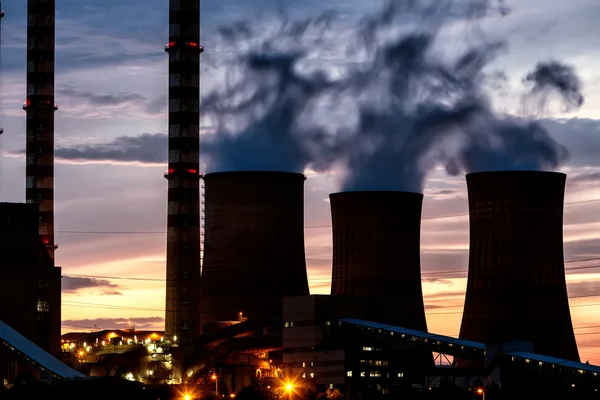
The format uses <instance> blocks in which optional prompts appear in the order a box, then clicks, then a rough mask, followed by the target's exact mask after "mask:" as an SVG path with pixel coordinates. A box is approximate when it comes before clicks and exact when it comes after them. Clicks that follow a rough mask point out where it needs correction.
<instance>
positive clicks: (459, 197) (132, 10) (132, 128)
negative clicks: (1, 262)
mask: <svg viewBox="0 0 600 400" xmlns="http://www.w3.org/2000/svg"><path fill="white" fill-rule="evenodd" d="M298 3H301V4H302V5H301V6H298V5H297V4H298ZM323 3H325V2H320V1H316V0H304V1H302V2H290V4H291V6H290V7H291V8H290V11H291V12H292V14H293V15H299V16H304V15H309V14H317V13H319V12H320V11H322V10H323V6H322V4H323ZM326 3H327V6H328V7H330V8H333V9H336V10H338V11H340V12H341V13H342V15H343V16H347V17H348V19H349V20H352V19H356V18H358V17H360V15H362V14H363V13H364V12H366V11H369V10H368V8H369V6H367V5H366V4H367V3H369V2H365V1H362V0H331V1H329V2H326ZM373 3H377V2H373ZM276 4H277V1H275V0H245V1H240V0H202V1H201V30H202V36H201V41H202V44H203V45H204V46H205V48H206V49H207V50H206V53H208V52H210V51H218V50H219V49H218V47H217V44H216V41H214V40H213V38H214V33H215V32H216V29H217V27H218V26H220V25H221V24H226V23H228V22H231V21H233V20H237V19H240V18H243V17H244V16H248V15H256V14H264V15H263V16H262V20H263V21H269V18H271V17H270V15H271V14H272V12H273V11H274V10H275V9H276ZM3 6H4V10H5V12H6V16H5V17H4V19H3V20H2V60H1V73H0V76H1V82H0V85H1V86H0V90H1V92H2V98H1V102H2V103H1V110H0V111H1V114H0V117H1V125H2V127H3V128H4V134H3V135H2V136H1V137H0V145H1V146H2V151H3V156H2V158H1V159H0V196H1V200H2V201H8V202H21V201H24V200H25V160H24V157H23V156H22V155H21V154H20V151H21V150H23V149H24V147H25V114H24V113H23V111H22V109H21V104H22V103H23V101H24V99H25V90H26V85H25V67H26V61H25V57H26V54H25V49H26V40H25V35H26V30H25V27H26V9H25V2H23V1H7V2H4V4H3ZM507 6H509V7H510V9H511V13H510V14H509V15H508V16H506V17H504V18H490V20H489V21H485V22H484V28H485V29H486V30H487V31H489V33H490V34H491V35H494V36H495V37H503V38H506V39H507V41H508V44H509V47H508V50H507V52H506V54H505V55H504V56H502V57H501V58H500V59H499V61H498V62H497V63H496V64H495V65H494V67H495V68H497V69H499V70H502V71H503V72H504V73H505V74H506V76H507V77H508V79H509V81H510V82H516V83H518V82H519V79H521V77H522V76H524V75H525V74H526V73H527V71H529V70H531V68H532V67H533V66H535V64H536V63H537V62H538V61H545V60H549V59H558V60H560V61H563V62H565V63H568V64H570V65H573V66H574V67H575V68H576V69H577V72H578V73H579V76H580V77H581V80H582V82H583V94H584V96H585V99H586V101H585V104H584V106H583V107H582V108H581V109H579V110H578V111H576V112H570V113H568V114H558V113H555V112H553V113H552V114H550V115H548V114H545V115H544V116H543V117H544V121H543V124H544V125H545V126H546V127H547V128H548V129H549V130H550V132H551V133H552V135H553V137H554V138H555V139H556V140H557V141H559V142H560V143H562V144H563V145H565V146H566V147H567V148H568V149H569V151H570V154H571V156H570V158H569V160H568V162H567V163H565V165H564V166H563V167H562V171H564V172H567V173H568V176H569V178H568V183H567V185H568V186H567V195H566V199H565V202H566V203H567V205H566V206H565V227H564V234H565V259H566V261H567V264H566V265H565V266H566V268H567V280H568V283H569V296H570V297H572V299H571V300H570V304H571V313H572V318H573V321H574V322H573V323H574V326H575V332H576V335H577V341H578V344H579V349H580V353H581V358H582V361H584V362H585V361H586V360H590V362H591V363H595V364H600V212H598V210H599V209H600V157H599V156H598V154H599V153H600V72H598V69H597V65H598V63H599V62H600V47H598V46H597V44H598V36H599V34H600V32H599V31H600V28H598V20H599V18H600V3H599V2H598V1H597V0H573V1H570V2H563V1H558V0H522V1H519V2H516V1H512V2H510V3H508V4H507ZM373 7H374V6H373ZM167 12H168V1H167V0H128V1H116V0H86V1H84V2H82V1H80V0H61V1H57V17H56V19H57V20H56V35H57V45H56V60H57V61H56V103H57V104H58V105H59V107H60V108H59V111H57V113H56V146H57V160H56V167H55V171H56V172H55V176H56V181H55V188H56V192H55V196H56V197H55V198H56V204H55V210H56V216H55V221H56V225H55V229H56V238H57V242H58V244H59V248H58V250H57V253H56V261H57V265H59V266H61V267H62V269H63V275H64V276H65V277H64V278H63V305H62V313H63V322H64V325H63V332H66V331H72V330H85V329H90V328H93V327H94V326H97V327H98V328H113V327H120V326H121V327H122V326H125V325H127V322H128V321H131V322H132V323H133V324H134V325H136V327H138V328H144V329H145V328H157V329H158V328H162V324H163V311H162V310H163V309H164V303H165V299H164V297H165V296H164V277H165V246H166V235H165V230H166V204H167V203H166V201H167V199H166V197H167V181H166V180H165V179H164V178H163V173H164V172H165V171H166V157H167V140H166V137H165V136H160V135H161V134H162V135H164V134H165V133H166V131H167V83H168V81H167V66H168V65H167V55H166V54H165V52H164V51H163V48H164V46H165V44H166V42H167V37H168V23H167V16H168V13H167ZM273 18H274V17H273ZM211 45H212V46H211ZM215 47H217V48H215ZM203 57H204V56H203ZM201 69H202V71H203V72H202V75H201V82H202V92H203V93H205V92H206V91H207V90H209V89H210V88H213V87H215V85H218V84H219V83H220V82H222V80H223V76H222V75H223V74H222V73H221V72H222V71H219V70H218V68H212V69H210V70H207V71H206V72H204V67H201ZM510 98H511V96H510V95H506V96H505V97H502V96H498V97H497V98H495V101H496V105H497V106H498V107H499V108H500V109H512V107H511V106H510V105H509V106H507V107H503V106H504V103H503V102H508V103H510ZM143 134H147V135H146V136H141V135H143ZM140 136H141V137H140ZM122 137H132V138H133V139H130V140H127V139H122ZM117 138H121V139H119V140H117V141H115V139H117ZM103 143H104V144H106V143H109V144H111V145H113V146H114V147H115V149H116V150H118V147H119V146H123V147H124V148H125V147H126V148H127V150H128V151H129V153H127V154H128V157H121V156H120V153H119V152H118V151H117V152H113V153H111V154H109V153H106V155H105V157H104V159H103V157H99V156H98V154H97V152H96V153H94V152H93V151H92V150H93V145H94V144H103ZM86 145H89V146H86ZM75 150H76V151H75ZM87 150H90V156H89V160H88V161H81V160H78V159H73V158H74V156H73V155H74V154H75V153H77V156H78V157H81V156H82V155H85V152H86V151H87ZM136 151H137V154H138V155H139V160H142V161H140V162H135V161H134V160H135V159H136V158H135V157H134V158H133V159H132V158H131V154H136ZM61 157H62V158H61ZM148 161H153V162H148ZM307 175H308V180H307V181H306V186H305V188H306V218H305V220H306V227H307V228H306V257H307V263H308V269H309V271H308V272H309V280H310V283H311V292H312V293H329V282H330V274H331V231H330V228H329V227H322V226H323V225H328V224H329V223H330V221H329V218H330V214H329V203H328V202H327V196H328V194H329V193H331V192H334V191H337V190H338V189H339V173H338V172H337V171H332V172H330V173H323V174H315V173H313V172H311V171H307ZM466 212H467V200H466V185H465V182H464V177H448V176H447V174H446V173H445V171H444V170H443V169H441V168H439V169H436V170H435V171H433V172H432V173H431V174H429V176H428V179H427V181H426V188H425V200H424V208H423V216H424V220H423V225H422V235H421V238H422V253H421V254H422V258H421V260H422V271H423V289H424V293H425V303H426V305H427V319H428V325H429V329H430V331H432V332H436V333H441V334H448V335H453V336H456V335H458V329H459V325H460V318H461V313H462V306H463V299H464V291H465V287H466V279H465V277H466V268H467V262H468V217H467V216H465V215H464V214H465V213H466ZM432 217H433V218H432ZM316 226H319V227H316ZM596 258H597V260H596ZM590 259H591V260H590ZM577 260H589V261H582V262H577ZM596 266H597V267H598V268H597V269H596V268H595V267H596ZM579 267H586V268H579ZM587 267H590V268H587ZM456 270H461V271H464V272H460V273H456V272H450V273H448V272H447V271H456ZM593 295H598V297H594V296H593ZM548 312H551V310H548Z"/></svg>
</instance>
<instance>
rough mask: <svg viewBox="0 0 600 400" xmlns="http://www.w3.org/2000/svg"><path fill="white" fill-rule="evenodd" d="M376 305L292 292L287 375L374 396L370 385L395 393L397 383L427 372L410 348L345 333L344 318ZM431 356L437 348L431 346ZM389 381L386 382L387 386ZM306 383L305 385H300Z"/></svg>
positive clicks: (286, 312)
mask: <svg viewBox="0 0 600 400" xmlns="http://www.w3.org/2000/svg"><path fill="white" fill-rule="evenodd" d="M374 307H376V305H375V304H369V303H368V302H365V301H364V299H362V298H361V297H359V296H327V295H312V296H301V297H290V298H286V299H284V303H283V318H284V320H285V322H284V326H285V328H284V330H283V364H284V375H286V376H290V377H300V378H301V382H304V384H305V385H316V387H317V389H318V390H319V391H324V390H326V389H329V388H337V389H339V390H341V391H342V392H343V393H346V394H349V397H348V398H359V397H358V396H359V395H361V394H362V395H365V396H367V397H366V398H369V397H368V394H369V393H370V392H369V390H370V389H369V388H372V387H374V386H380V387H381V393H383V394H386V393H391V392H390V390H391V388H392V386H393V385H395V386H406V385H408V386H410V384H411V383H413V382H414V381H415V380H416V381H421V380H422V377H423V376H424V375H425V374H426V373H425V371H424V370H423V365H419V364H414V363H412V360H413V359H414V358H412V357H408V358H405V355H406V348H403V349H392V348H391V347H390V346H389V345H387V344H386V343H385V342H384V341H381V340H371V339H366V340H363V339H362V338H361V337H359V336H357V335H343V334H340V332H339V330H338V329H337V326H338V319H340V318H344V317H349V316H354V317H359V318H360V317H363V318H364V317H366V316H367V315H369V314H371V312H372V310H373V309H374ZM429 354H430V355H431V352H430V351H429ZM383 382H386V385H385V386H381V384H382V383H383ZM300 385H302V384H300Z"/></svg>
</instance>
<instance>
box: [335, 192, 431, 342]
mask: <svg viewBox="0 0 600 400" xmlns="http://www.w3.org/2000/svg"><path fill="white" fill-rule="evenodd" d="M329 198H330V202H331V217H332V222H333V280H332V285H331V294H332V295H356V296H364V297H365V299H367V298H370V299H374V301H375V303H374V304H375V305H376V306H375V307H373V311H372V312H370V314H371V315H372V317H371V318H370V319H372V320H375V321H377V322H382V323H387V324H391V325H397V326H402V327H406V328H411V329H417V330H421V331H427V323H426V321H425V309H424V305H423V293H422V289H421V263H420V254H419V251H420V249H419V245H420V234H421V206H422V203H423V195H422V194H419V193H408V192H384V191H382V192H376V191H373V192H344V193H334V194H331V195H330V196H329Z"/></svg>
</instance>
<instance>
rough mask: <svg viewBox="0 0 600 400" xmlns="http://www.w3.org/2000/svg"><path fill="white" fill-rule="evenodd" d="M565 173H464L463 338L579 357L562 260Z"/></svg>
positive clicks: (546, 353) (461, 334) (557, 355)
mask: <svg viewBox="0 0 600 400" xmlns="http://www.w3.org/2000/svg"><path fill="white" fill-rule="evenodd" d="M565 179H566V176H565V175H564V174H560V173H554V172H534V171H510V172H482V173H473V174H469V175H467V187H468V192H469V216H470V217H469V218H470V250H469V275H468V283H467V293H466V299H465V307H464V314H463V319H462V325H461V329H460V338H463V339H468V340H473V341H477V342H482V343H486V344H502V343H506V342H510V341H517V340H521V341H527V342H531V343H533V344H534V349H535V352H536V353H538V354H544V355H548V356H552V357H558V358H562V359H567V360H572V361H579V355H578V351H577V344H576V342H575V336H574V333H573V325H572V322H571V315H570V312H569V300H568V298H567V286H566V282H565V270H564V259H563V238H562V224H563V199H564V191H565ZM458 362H459V363H460V360H458Z"/></svg>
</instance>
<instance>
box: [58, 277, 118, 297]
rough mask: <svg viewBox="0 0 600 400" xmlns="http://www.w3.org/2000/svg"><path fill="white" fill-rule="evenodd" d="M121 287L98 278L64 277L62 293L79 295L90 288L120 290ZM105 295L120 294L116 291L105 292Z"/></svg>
mask: <svg viewBox="0 0 600 400" xmlns="http://www.w3.org/2000/svg"><path fill="white" fill-rule="evenodd" d="M118 287H119V285H115V284H113V283H110V281H107V280H104V279H96V278H82V277H77V276H63V277H62V292H63V293H77V292H78V291H79V290H81V289H89V288H118ZM102 293H103V294H114V293H118V294H121V293H119V292H116V291H104V292H102Z"/></svg>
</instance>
